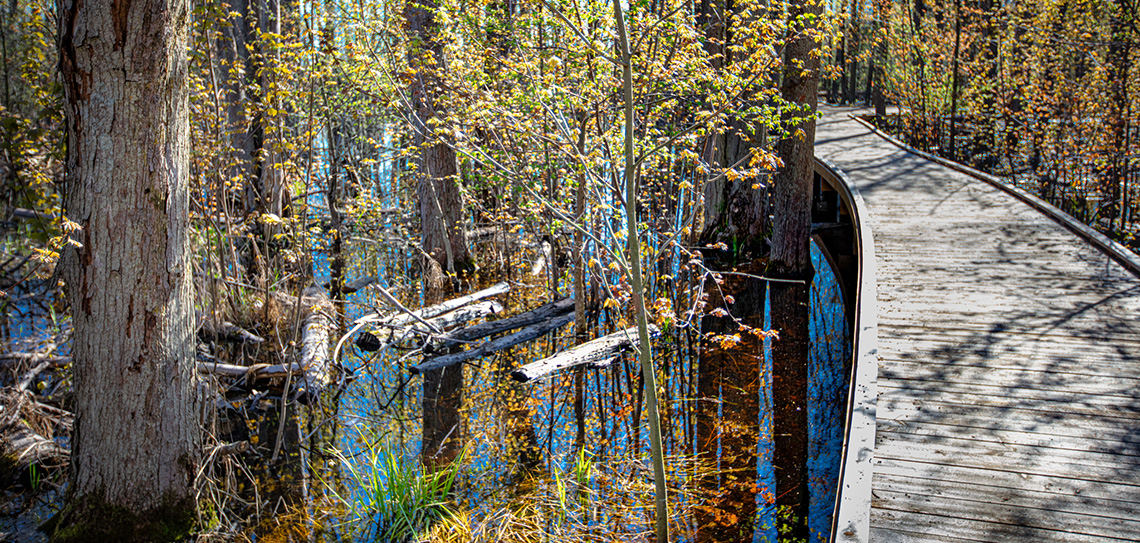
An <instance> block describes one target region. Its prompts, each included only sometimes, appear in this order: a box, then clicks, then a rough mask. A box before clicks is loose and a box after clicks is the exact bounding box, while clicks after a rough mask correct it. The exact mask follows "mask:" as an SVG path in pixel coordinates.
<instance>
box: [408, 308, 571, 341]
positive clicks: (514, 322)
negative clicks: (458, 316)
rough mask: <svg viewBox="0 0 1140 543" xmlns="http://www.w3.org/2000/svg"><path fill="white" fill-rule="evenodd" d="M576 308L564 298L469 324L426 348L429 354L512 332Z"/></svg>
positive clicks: (437, 339)
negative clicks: (508, 314) (517, 312)
mask: <svg viewBox="0 0 1140 543" xmlns="http://www.w3.org/2000/svg"><path fill="white" fill-rule="evenodd" d="M573 310H574V300H572V299H570V298H563V299H561V300H558V301H555V302H550V303H548V304H545V305H542V306H539V307H536V308H534V309H532V310H530V311H527V312H525V313H519V314H518V315H512V316H510V317H507V318H505V319H499V320H497V321H487V322H484V323H481V324H476V325H475V326H468V327H467V328H463V329H461V330H456V331H454V332H451V333H450V334H447V335H446V336H442V337H439V338H436V341H433V342H432V343H430V344H428V345H426V346H425V347H424V350H425V351H426V352H427V353H428V354H434V353H440V352H443V351H446V350H447V349H450V348H452V347H456V346H459V345H461V344H463V343H466V342H470V341H475V340H477V339H482V338H485V337H487V336H491V335H496V334H502V333H504V332H510V331H511V330H515V329H518V328H522V327H524V326H530V325H532V324H537V323H540V322H542V321H545V320H549V319H552V318H554V317H557V316H559V315H563V314H565V313H569V312H571V311H573Z"/></svg>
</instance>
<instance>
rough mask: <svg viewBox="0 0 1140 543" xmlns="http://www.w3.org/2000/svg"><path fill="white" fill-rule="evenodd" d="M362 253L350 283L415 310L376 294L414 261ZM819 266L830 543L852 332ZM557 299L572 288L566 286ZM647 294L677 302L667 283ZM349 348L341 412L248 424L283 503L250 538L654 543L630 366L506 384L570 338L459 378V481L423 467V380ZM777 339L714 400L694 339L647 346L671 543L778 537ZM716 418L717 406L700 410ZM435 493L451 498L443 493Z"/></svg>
mask: <svg viewBox="0 0 1140 543" xmlns="http://www.w3.org/2000/svg"><path fill="white" fill-rule="evenodd" d="M358 254H360V255H361V256H357V257H355V258H353V259H352V262H351V263H350V264H349V266H348V268H349V271H348V273H347V275H348V278H349V279H351V278H353V277H357V276H362V275H375V276H376V277H379V278H381V284H382V285H383V286H385V287H386V288H389V289H390V290H393V291H394V292H397V293H401V292H402V293H403V294H404V295H403V296H401V298H402V299H404V301H405V305H407V306H408V307H412V308H415V307H419V306H420V305H422V300H419V299H417V298H418V293H417V290H418V288H417V287H418V283H414V282H413V283H410V284H409V286H407V287H404V288H401V286H400V285H399V284H394V283H393V284H387V283H385V282H384V278H385V277H399V276H404V277H406V275H404V274H405V273H406V271H407V264H406V263H405V260H406V259H403V258H401V257H400V255H398V254H394V253H388V254H380V255H377V254H375V253H374V252H373V253H368V252H361V253H358ZM812 255H813V262H814V264H815V266H816V269H817V272H816V275H815V282H814V284H813V285H812V288H811V303H812V314H811V319H810V333H811V338H812V346H811V355H810V361H809V364H810V366H809V378H810V384H809V401H810V405H809V413H808V415H809V432H810V443H809V456H810V463H809V479H810V482H809V485H810V491H811V514H810V518H809V525H810V528H811V531H812V534H813V540H814V541H826V539H827V534H828V532H829V529H830V521H831V519H830V515H831V509H832V506H833V502H834V495H835V489H836V481H837V476H838V469H839V463H840V458H841V454H842V452H841V446H842V439H843V426H844V407H845V395H846V389H847V370H848V369H849V367H848V364H849V361H850V358H851V354H850V326H849V324H848V323H847V321H846V317H845V313H844V306H843V300H842V295H841V292H840V287H839V286H838V283H837V281H836V278H835V275H834V273H833V272H832V270H831V268H830V266H829V264H828V262H827V260H826V259H825V258H824V257H823V255H822V252H821V251H820V250H819V248H818V247H816V246H815V245H814V244H813V246H812ZM317 269H318V281H319V280H320V279H321V277H320V276H321V275H322V274H321V271H320V270H323V271H324V274H325V277H327V272H328V263H327V260H325V261H322V260H318V262H317ZM527 269H529V264H528V266H527ZM528 283H529V284H528ZM544 283H545V282H544V281H543V279H542V278H541V277H535V276H526V275H525V274H520V276H519V277H518V278H517V280H515V281H512V285H513V286H512V290H511V291H510V292H509V293H508V294H506V295H504V296H500V297H499V299H500V301H502V303H503V305H504V306H505V307H506V310H505V312H504V314H505V315H508V316H509V315H510V314H513V313H517V312H521V311H523V310H526V309H529V308H533V307H535V306H537V305H540V304H541V303H544V302H546V301H549V300H550V299H551V293H550V291H549V289H548V288H546V287H545V286H543V284H544ZM563 286H564V292H565V291H569V290H571V288H570V282H569V280H566V281H563ZM655 288H656V289H657V290H658V291H662V292H663V294H662V296H667V295H669V294H670V293H668V292H664V291H667V290H668V288H667V286H666V285H656V286H655ZM472 290H474V289H472ZM671 294H673V295H674V296H677V293H675V292H674V293H671ZM368 297H369V294H368V292H367V291H362V292H360V293H357V294H355V295H352V296H351V297H350V300H349V303H348V304H346V306H345V307H346V311H345V316H344V318H343V322H344V323H347V324H351V322H352V321H353V320H355V319H356V318H358V317H360V316H361V315H363V314H366V313H369V312H371V311H373V309H372V307H371V304H372V303H373V302H372V301H370V300H369V299H368ZM684 302H685V301H684V300H678V302H677V303H678V305H680V304H681V303H684ZM619 319H620V317H618V316H617V314H616V313H615V314H610V313H609V312H608V311H607V310H605V309H603V310H601V311H600V315H598V316H596V318H595V319H593V321H592V322H591V327H592V328H597V329H592V330H591V331H590V335H589V337H597V336H600V335H602V334H605V333H608V332H610V331H613V330H614V329H616V328H617V326H616V325H619V324H620V326H622V327H624V326H628V325H629V323H627V322H619ZM767 320H768V319H767V318H766V323H765V324H766V326H767V325H768V324H769V322H767ZM342 332H343V330H342ZM336 335H337V334H334V336H336ZM352 339H353V338H350V339H349V340H348V341H346V342H345V347H344V349H343V352H342V353H340V354H341V360H342V363H343V365H344V367H345V368H346V370H347V372H348V373H349V374H350V375H351V376H352V377H351V379H350V380H349V381H348V382H347V383H346V384H345V385H344V386H343V388H342V389H341V390H339V391H338V393H337V394H336V395H335V399H333V400H332V401H328V400H326V401H325V402H324V406H323V407H322V408H321V409H314V408H309V407H304V408H298V407H297V406H293V407H287V408H286V413H287V414H286V418H287V420H288V421H289V422H288V424H287V425H286V426H285V428H284V429H282V428H281V427H280V426H279V425H277V424H276V420H277V419H278V418H279V412H278V410H280V409H281V406H280V403H279V402H278V401H272V400H265V401H262V402H260V404H259V405H260V408H259V411H260V412H259V413H251V414H248V415H253V418H254V419H257V420H259V421H260V422H259V423H258V425H257V428H256V430H255V431H254V432H252V434H251V437H253V439H254V440H257V441H259V445H258V447H257V448H256V450H257V451H259V454H260V455H261V457H262V459H263V460H264V459H267V458H269V457H271V456H273V453H272V452H271V451H277V456H278V459H277V460H276V461H275V462H272V463H271V462H266V463H265V464H268V465H262V466H261V467H259V468H257V470H258V473H257V474H256V475H255V477H254V478H255V479H256V480H257V481H258V483H257V484H259V485H261V486H264V487H265V488H264V489H262V490H261V491H262V492H265V491H269V493H270V494H272V495H274V496H275V499H277V500H278V502H279V504H288V507H277V508H275V511H273V512H272V514H270V513H269V509H266V510H264V511H262V512H261V514H262V515H265V518H266V522H262V523H261V524H260V527H259V528H258V529H256V530H255V532H256V535H254V536H253V537H254V538H255V539H257V540H264V541H279V540H287V539H293V540H304V539H308V538H315V539H317V540H340V541H349V540H356V539H367V540H381V541H384V540H389V539H398V538H399V536H400V535H403V534H404V533H405V531H406V530H408V529H409V525H410V524H413V523H416V522H422V523H424V524H427V521H426V519H428V518H434V519H436V520H435V522H434V528H432V529H431V531H430V533H431V540H435V541H471V540H482V541H495V540H518V541H560V542H561V541H630V540H648V539H651V536H652V524H651V523H650V517H651V515H652V511H653V484H652V469H651V467H650V463H649V461H648V456H649V443H648V431H647V429H646V423H645V417H644V415H643V414H642V405H643V402H642V393H643V384H642V383H641V379H640V373H639V371H638V368H639V366H638V365H637V362H636V360H635V359H634V357H633V355H631V354H628V353H627V354H626V355H623V357H622V358H621V359H620V360H619V361H618V362H617V363H614V364H613V365H611V366H609V367H607V368H601V369H586V370H583V371H581V372H580V373H578V372H576V371H575V370H573V369H571V370H566V371H563V372H561V373H555V374H552V375H548V376H546V377H544V378H542V379H540V380H538V381H535V382H530V383H525V384H520V383H515V382H513V381H512V380H511V379H510V378H509V377H508V376H507V374H508V373H509V371H510V370H511V369H514V368H517V367H518V366H521V365H523V364H525V363H527V362H530V361H533V360H537V359H539V358H542V357H545V356H549V355H551V354H553V353H555V352H557V351H560V350H562V349H565V348H567V347H569V346H571V345H573V326H568V327H566V328H563V329H561V330H559V331H558V332H556V333H555V334H553V337H550V336H547V337H544V338H542V339H539V340H537V341H534V342H531V343H526V344H522V345H520V346H517V347H514V348H511V349H507V350H504V351H500V352H498V353H496V354H494V355H491V356H488V357H485V358H482V359H475V360H472V361H471V362H470V363H468V364H465V365H464V369H463V389H462V404H461V407H460V409H459V416H460V419H461V420H462V425H461V427H460V429H458V430H456V431H455V432H457V433H459V434H461V441H462V442H463V443H464V448H463V450H462V451H461V452H459V456H458V458H457V459H456V461H455V462H454V463H453V464H451V465H450V466H451V467H450V468H444V469H442V470H441V471H439V472H438V475H430V474H425V473H424V470H423V468H422V467H421V466H420V463H419V460H420V455H421V452H422V451H421V450H420V449H421V441H420V439H421V428H422V427H421V423H420V420H421V402H422V397H421V395H422V382H423V381H422V378H421V377H419V376H412V375H411V374H410V373H409V372H408V371H407V368H408V367H409V366H411V365H414V364H416V363H417V362H419V361H420V360H421V356H420V354H419V353H418V352H416V351H414V350H407V349H388V350H385V351H380V352H377V353H368V352H365V351H361V350H359V349H358V348H356V347H355V346H354V345H353V341H352ZM771 342H772V340H770V339H769V340H766V341H765V351H766V356H765V357H764V360H765V364H764V365H765V367H764V368H762V369H761V370H760V371H755V372H745V373H748V374H749V375H750V376H746V375H734V374H732V372H731V371H728V370H725V369H722V370H721V373H722V374H721V375H719V376H718V377H717V378H716V379H711V380H710V379H709V377H708V376H706V377H705V379H706V383H708V382H713V383H714V385H713V386H714V387H716V388H717V391H716V392H714V394H715V397H712V398H709V394H708V393H707V392H708V389H707V388H702V389H700V390H698V388H699V386H700V385H699V383H700V381H701V375H700V371H701V368H700V367H699V364H697V363H696V362H697V358H696V354H695V350H694V348H695V346H697V345H698V344H699V340H698V335H697V333H696V331H695V330H693V329H692V328H679V327H674V328H672V329H669V330H666V332H665V333H664V334H663V335H662V337H660V338H659V339H658V340H656V341H655V343H654V357H655V362H656V365H657V367H658V371H659V374H658V382H659V385H660V387H661V390H662V395H661V399H662V409H663V411H662V419H663V420H662V428H663V435H664V441H665V444H664V445H665V452H666V455H667V462H666V464H667V466H666V469H667V472H668V481H669V488H670V496H669V503H670V511H671V515H672V516H671V523H672V533H673V534H674V536H673V537H674V540H675V541H775V540H776V534H775V525H776V517H775V505H774V501H775V494H774V493H775V489H774V487H775V476H774V472H773V469H772V464H771V463H772V452H773V451H772V440H771V435H770V433H769V432H770V430H769V429H770V427H771V402H772V399H771V397H770V386H769V385H770V380H769V376H770V372H771V358H770V349H771ZM453 369H454V368H453ZM708 386H709V385H708V384H706V385H704V387H708ZM730 398H731V400H730ZM740 398H747V399H750V400H746V401H740ZM578 401H580V402H581V404H580V405H576V403H577V402H578ZM710 403H712V404H713V405H715V406H716V407H715V409H708V407H707V406H708V405H709V404H710ZM702 404H704V408H702ZM289 409H292V412H291V414H290V411H289ZM579 415H580V417H579ZM251 429H253V428H251ZM579 432H581V435H580V434H579ZM448 437H452V436H450V435H449V436H448ZM275 440H276V441H281V444H280V445H278V444H277V443H276V442H275ZM430 452H431V451H429V453H430ZM429 455H430V454H429ZM254 465H256V463H255V464H254ZM452 478H454V480H452ZM270 482H272V483H274V484H267V483H270ZM274 485H277V487H276V489H275V490H272V489H271V488H272V487H273V486H274ZM442 485H447V486H448V488H449V490H450V492H449V493H447V494H448V495H449V496H450V497H447V496H444V495H443V493H441V492H440V487H441V486H442ZM433 492H435V493H433ZM417 493H418V494H417ZM246 494H248V489H247V492H244V493H243V495H246ZM250 498H252V496H251V497H248V498H246V499H250ZM260 499H261V500H262V501H263V502H268V501H271V499H270V500H267V498H266V497H265V496H260ZM439 502H445V504H444V505H442V506H440V504H439ZM287 511H288V513H285V512H287ZM283 513H285V514H284V515H283ZM750 519H754V520H751V521H750Z"/></svg>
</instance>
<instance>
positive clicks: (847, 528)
mask: <svg viewBox="0 0 1140 543" xmlns="http://www.w3.org/2000/svg"><path fill="white" fill-rule="evenodd" d="M815 164H816V168H815V170H816V171H817V172H819V174H820V176H821V177H823V178H824V179H826V180H827V182H828V183H829V184H831V185H832V186H833V187H834V188H835V190H837V191H838V192H839V194H840V197H842V198H843V200H844V201H845V202H846V203H847V206H848V208H849V209H851V211H852V220H853V221H854V223H855V224H854V226H855V232H856V244H857V250H858V254H859V281H858V287H857V291H856V296H855V303H856V306H855V327H854V330H855V337H854V338H852V339H853V343H854V349H853V353H854V361H853V363H852V365H851V376H850V381H849V388H848V391H847V428H846V430H845V431H844V435H843V458H842V460H841V465H840V471H839V482H838V485H837V487H838V491H837V492H836V494H835V507H834V509H833V510H832V518H831V539H830V541H831V542H832V543H868V542H869V540H870V536H871V478H872V476H873V475H874V459H875V425H876V418H875V413H876V409H877V404H878V400H879V390H878V384H877V379H878V373H879V361H878V352H879V351H878V342H879V324H878V323H879V317H878V311H879V310H878V302H877V296H876V264H875V245H874V237H872V235H871V226H870V221H869V220H868V218H867V204H865V203H864V202H863V196H862V195H861V194H860V193H859V190H858V189H856V188H855V186H854V185H852V184H851V180H850V179H849V178H848V177H847V175H846V174H844V173H843V172H842V171H841V170H840V169H839V168H837V167H836V166H835V165H834V164H832V163H830V162H828V161H827V160H825V159H821V158H818V157H817V158H816V159H815Z"/></svg>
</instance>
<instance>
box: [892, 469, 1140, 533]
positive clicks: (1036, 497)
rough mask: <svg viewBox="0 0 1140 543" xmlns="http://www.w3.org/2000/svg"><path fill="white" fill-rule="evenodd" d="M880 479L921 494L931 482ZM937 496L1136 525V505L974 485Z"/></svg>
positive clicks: (944, 487)
mask: <svg viewBox="0 0 1140 543" xmlns="http://www.w3.org/2000/svg"><path fill="white" fill-rule="evenodd" d="M877 476H878V477H882V478H883V481H882V482H883V483H884V485H883V486H884V487H889V488H890V489H891V490H892V491H894V492H904V493H912V494H923V493H924V492H929V491H930V488H931V486H930V483H931V481H930V480H928V479H923V478H919V477H910V476H908V477H899V476H896V475H890V474H885V473H884V474H879V475H877ZM936 492H938V495H940V496H944V497H946V498H951V499H960V500H969V501H973V500H976V499H977V497H978V496H987V497H990V498H996V499H997V500H998V501H999V502H1000V503H1003V504H1006V505H1010V506H1014V507H1029V508H1046V509H1050V510H1055V511H1064V512H1068V513H1076V514H1081V513H1085V512H1088V511H1089V510H1090V509H1096V510H1098V511H1100V512H1101V513H1103V514H1104V516H1106V517H1107V518H1114V519H1120V520H1127V521H1132V522H1136V521H1137V516H1136V504H1134V503H1128V502H1118V501H1114V500H1104V499H1099V498H1090V497H1088V496H1082V495H1081V494H1071V495H1062V494H1043V493H1041V492H1030V491H1026V490H1022V489H1020V488H1009V487H993V486H991V485H977V484H969V483H959V484H952V485H941V486H939V487H937V489H936Z"/></svg>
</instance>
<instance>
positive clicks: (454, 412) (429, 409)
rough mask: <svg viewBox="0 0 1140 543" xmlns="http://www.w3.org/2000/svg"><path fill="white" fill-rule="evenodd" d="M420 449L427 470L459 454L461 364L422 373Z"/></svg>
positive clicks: (461, 431) (445, 463)
mask: <svg viewBox="0 0 1140 543" xmlns="http://www.w3.org/2000/svg"><path fill="white" fill-rule="evenodd" d="M423 375H424V396H423V415H424V416H423V418H424V422H423V448H422V449H421V457H422V459H423V463H424V465H425V466H428V467H429V468H434V467H440V466H445V465H447V464H448V463H450V462H451V461H452V460H454V459H455V457H456V456H457V455H458V454H459V450H460V449H461V448H462V446H463V445H462V443H463V427H462V424H463V420H462V417H461V416H460V411H459V409H460V407H461V404H462V401H463V364H456V365H454V366H450V367H447V368H440V369H438V370H431V371H428V372H425V373H424V374H423Z"/></svg>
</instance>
